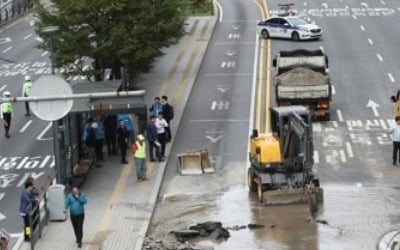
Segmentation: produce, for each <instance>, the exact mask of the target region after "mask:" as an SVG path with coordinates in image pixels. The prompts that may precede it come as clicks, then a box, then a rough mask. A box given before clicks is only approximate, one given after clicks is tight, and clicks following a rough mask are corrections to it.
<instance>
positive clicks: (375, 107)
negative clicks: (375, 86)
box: [367, 99, 379, 117]
mask: <svg viewBox="0 0 400 250" xmlns="http://www.w3.org/2000/svg"><path fill="white" fill-rule="evenodd" d="M378 107H379V104H378V103H376V102H374V101H372V100H371V99H370V100H368V103H367V108H371V109H372V112H373V113H374V116H375V117H379V113H378Z"/></svg>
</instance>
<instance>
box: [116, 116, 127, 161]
mask: <svg viewBox="0 0 400 250" xmlns="http://www.w3.org/2000/svg"><path fill="white" fill-rule="evenodd" d="M128 138H129V133H128V131H127V130H126V128H125V123H124V121H123V120H119V124H118V128H117V142H118V147H119V149H120V152H121V163H123V164H128V162H127V161H126V159H125V157H126V149H127V147H128Z"/></svg>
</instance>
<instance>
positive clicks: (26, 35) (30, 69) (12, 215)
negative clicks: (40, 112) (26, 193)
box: [0, 17, 53, 233]
mask: <svg viewBox="0 0 400 250" xmlns="http://www.w3.org/2000/svg"><path fill="white" fill-rule="evenodd" d="M32 25H33V22H32V18H30V17H25V18H23V19H22V20H18V24H16V25H15V26H13V27H12V28H10V29H8V30H5V31H4V32H2V33H1V35H0V38H8V39H6V40H1V39H0V40H1V41H2V42H0V89H1V92H3V91H5V90H8V91H10V92H11V94H12V95H13V96H21V92H22V84H23V82H24V75H27V74H28V75H30V76H31V78H32V80H33V81H34V80H36V79H37V78H38V77H39V76H40V75H41V74H43V73H50V63H49V58H48V54H46V53H44V51H42V50H39V49H36V46H37V45H38V44H39V41H38V40H37V39H36V37H37V36H36V35H35V34H34V31H33V26H32ZM4 41H6V42H4ZM6 60H7V61H11V62H7V61H6ZM24 114H25V108H24V104H23V103H16V104H14V117H13V118H12V125H11V130H10V132H11V138H10V139H6V138H5V137H3V133H4V130H3V124H1V128H0V131H1V132H0V133H1V134H0V228H4V229H6V230H7V231H8V232H9V233H20V232H21V231H22V227H23V226H22V220H21V219H20V216H19V212H18V209H19V199H20V193H21V191H22V189H23V185H24V183H25V181H26V178H27V177H28V176H29V175H31V176H33V177H34V178H40V177H44V175H45V172H46V170H47V169H48V168H49V167H50V165H52V163H53V158H52V155H53V148H52V134H51V127H48V126H49V123H48V122H44V121H41V120H40V119H38V118H36V117H35V116H30V117H25V116H24Z"/></svg>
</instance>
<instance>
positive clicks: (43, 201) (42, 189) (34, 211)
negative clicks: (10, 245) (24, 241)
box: [28, 168, 56, 250]
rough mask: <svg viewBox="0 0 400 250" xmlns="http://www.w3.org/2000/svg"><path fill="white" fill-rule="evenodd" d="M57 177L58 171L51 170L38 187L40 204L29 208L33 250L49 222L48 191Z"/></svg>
mask: <svg viewBox="0 0 400 250" xmlns="http://www.w3.org/2000/svg"><path fill="white" fill-rule="evenodd" d="M55 177H56V171H55V169H54V168H51V169H50V170H49V171H48V172H47V174H46V177H45V178H44V180H43V181H42V182H41V183H40V185H36V187H37V188H38V191H39V197H38V202H37V203H34V204H31V205H30V206H29V207H28V211H29V228H30V231H31V233H30V239H31V240H30V243H31V250H34V249H35V244H36V242H37V241H38V240H39V239H40V238H41V237H42V231H43V228H44V227H45V226H46V225H47V224H48V222H49V209H48V208H47V190H48V189H49V187H50V185H52V183H53V181H54V179H55Z"/></svg>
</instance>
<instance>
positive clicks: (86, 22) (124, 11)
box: [35, 0, 186, 80]
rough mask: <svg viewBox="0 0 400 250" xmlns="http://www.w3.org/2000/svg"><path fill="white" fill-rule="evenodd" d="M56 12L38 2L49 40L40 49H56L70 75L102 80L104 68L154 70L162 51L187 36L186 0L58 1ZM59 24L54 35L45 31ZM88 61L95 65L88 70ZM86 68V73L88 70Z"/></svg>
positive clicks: (40, 23)
mask: <svg viewBox="0 0 400 250" xmlns="http://www.w3.org/2000/svg"><path fill="white" fill-rule="evenodd" d="M51 2H52V4H53V5H52V8H51V10H50V11H49V10H46V9H45V8H44V7H43V6H42V5H40V4H36V7H35V13H36V15H37V19H38V22H37V23H36V31H37V33H38V34H39V35H40V36H41V37H42V38H43V40H44V41H43V43H42V44H41V45H40V46H41V47H42V48H44V49H46V50H52V51H54V55H55V56H54V62H55V66H56V67H58V68H61V67H64V68H67V69H68V72H67V73H66V74H68V75H86V76H88V78H90V77H92V76H94V78H95V79H96V80H102V76H103V75H104V74H103V73H104V70H105V69H106V68H113V70H114V71H113V72H115V74H116V75H118V74H119V73H120V72H121V71H120V69H121V67H124V68H126V69H127V71H128V73H129V75H130V76H131V77H132V76H135V75H136V74H138V73H140V72H142V71H144V70H146V69H148V68H149V67H150V65H151V62H152V61H153V60H154V58H155V57H157V56H160V55H162V51H161V48H163V47H166V46H169V45H170V44H171V43H173V42H175V41H176V40H177V38H179V37H180V36H182V34H183V31H184V30H183V22H184V19H185V18H186V17H185V16H184V13H185V12H184V10H185V4H184V1H183V0H95V1H94V0H79V1H76V0H52V1H51ZM48 26H59V27H60V30H59V31H58V32H55V33H53V34H48V33H45V32H43V29H44V28H45V27H48ZM83 58H89V60H90V61H92V66H93V67H92V68H91V69H90V70H86V69H87V67H85V68H84V66H85V65H84V63H83V60H82V59H83ZM84 69H85V71H84Z"/></svg>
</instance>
